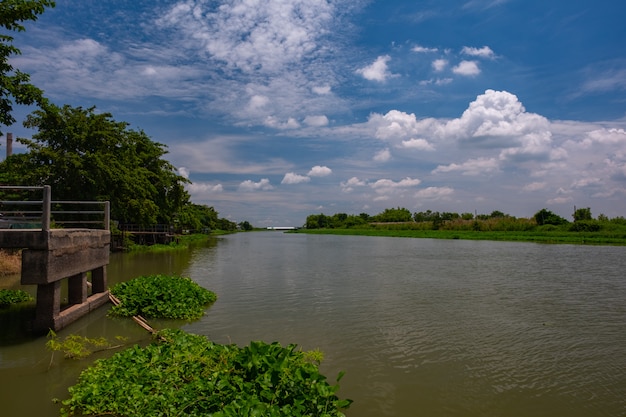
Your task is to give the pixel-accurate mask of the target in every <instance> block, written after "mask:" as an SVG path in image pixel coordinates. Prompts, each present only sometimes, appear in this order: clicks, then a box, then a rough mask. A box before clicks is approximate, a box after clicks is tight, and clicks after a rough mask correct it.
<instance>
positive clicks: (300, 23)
mask: <svg viewBox="0 0 626 417" xmlns="http://www.w3.org/2000/svg"><path fill="white" fill-rule="evenodd" d="M335 13H336V9H335V3H331V2H327V1H326V0H292V1H284V0H266V1H265V2H263V5H262V6H261V5H260V4H257V3H256V2H250V1H245V0H238V1H232V2H222V3H221V4H220V5H219V7H215V5H214V4H212V3H211V2H206V1H193V0H189V1H184V2H183V1H179V2H177V3H176V4H174V5H173V6H172V7H171V8H170V9H169V11H168V12H167V13H166V14H165V15H164V16H163V17H162V18H161V19H159V20H158V21H157V24H158V25H159V26H161V27H164V28H175V29H176V30H177V32H178V33H180V34H183V35H184V36H185V38H186V40H187V43H188V45H189V46H190V47H191V46H195V47H199V48H201V50H203V51H204V52H205V53H206V54H208V55H209V56H210V57H211V58H212V59H215V60H218V61H222V62H224V63H226V65H227V66H228V67H231V68H233V69H238V70H242V71H244V72H248V73H249V72H258V71H260V72H266V73H267V72H270V73H272V72H276V71H280V70H282V69H283V68H285V67H286V66H288V65H289V64H291V63H295V62H299V61H300V60H301V59H303V58H304V57H306V56H307V55H309V54H311V53H313V52H314V51H316V50H317V49H318V48H319V42H320V38H321V37H323V36H324V35H326V34H327V33H328V30H329V27H330V25H331V24H332V23H333V21H334V14H335Z"/></svg>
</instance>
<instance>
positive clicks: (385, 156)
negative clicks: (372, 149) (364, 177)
mask: <svg viewBox="0 0 626 417" xmlns="http://www.w3.org/2000/svg"><path fill="white" fill-rule="evenodd" d="M390 160H391V151H390V150H389V148H385V149H382V150H380V151H378V152H376V155H374V161H376V162H389V161H390Z"/></svg>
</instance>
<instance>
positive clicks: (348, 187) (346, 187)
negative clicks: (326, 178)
mask: <svg viewBox="0 0 626 417" xmlns="http://www.w3.org/2000/svg"><path fill="white" fill-rule="evenodd" d="M340 185H341V189H342V191H344V192H346V193H349V192H351V191H353V190H354V188H355V187H365V186H367V182H366V181H363V180H360V179H358V178H357V177H352V178H350V179H349V180H348V181H345V182H342V183H341V184H340Z"/></svg>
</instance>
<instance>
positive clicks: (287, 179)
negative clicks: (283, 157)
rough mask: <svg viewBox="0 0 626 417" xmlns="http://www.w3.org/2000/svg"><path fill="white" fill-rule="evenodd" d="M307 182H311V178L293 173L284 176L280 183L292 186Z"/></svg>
mask: <svg viewBox="0 0 626 417" xmlns="http://www.w3.org/2000/svg"><path fill="white" fill-rule="evenodd" d="M309 181H311V178H309V177H307V176H304V175H298V174H296V173H293V172H288V173H287V174H285V176H284V177H283V180H282V181H281V182H280V183H281V184H287V185H293V184H301V183H303V182H309Z"/></svg>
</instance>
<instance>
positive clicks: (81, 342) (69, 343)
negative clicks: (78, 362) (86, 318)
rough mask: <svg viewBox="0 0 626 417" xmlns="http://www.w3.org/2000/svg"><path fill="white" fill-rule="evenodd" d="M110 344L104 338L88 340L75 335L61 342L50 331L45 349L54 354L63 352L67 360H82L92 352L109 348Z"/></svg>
mask: <svg viewBox="0 0 626 417" xmlns="http://www.w3.org/2000/svg"><path fill="white" fill-rule="evenodd" d="M111 347H112V345H111V343H110V342H109V341H108V340H107V339H106V338H104V337H99V338H97V339H96V338H89V337H85V336H80V335H77V334H70V335H68V336H66V337H65V339H63V340H59V337H58V336H57V334H56V333H55V332H54V331H52V330H50V331H49V332H48V341H47V342H46V348H47V349H48V350H51V351H52V352H53V353H54V352H63V354H64V356H65V357H66V358H68V359H84V358H86V357H88V356H89V355H91V354H92V353H93V352H94V350H102V349H108V348H111Z"/></svg>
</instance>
